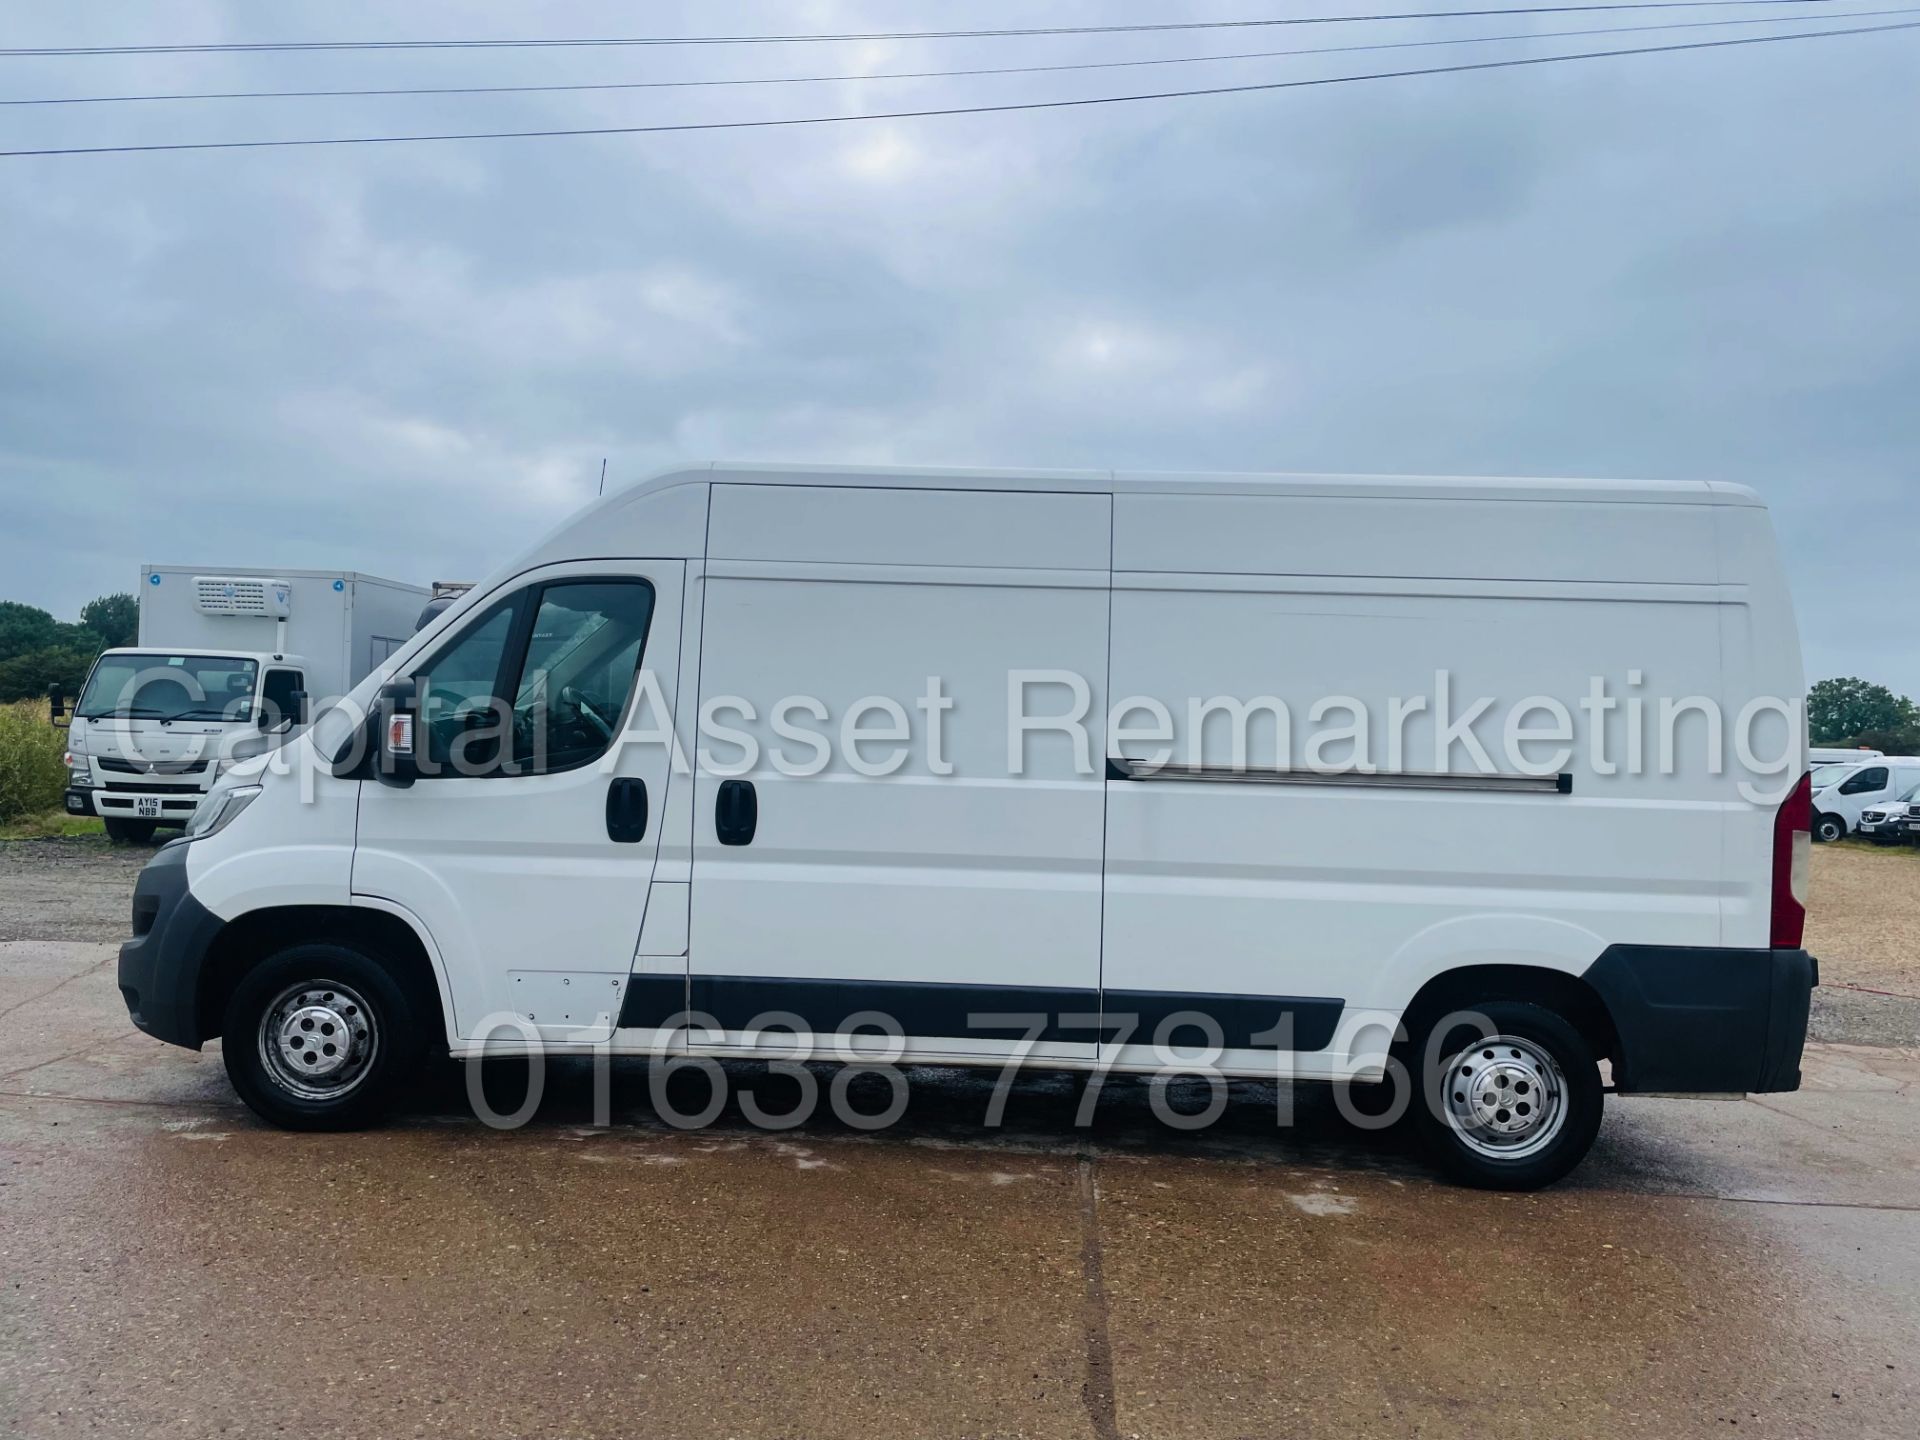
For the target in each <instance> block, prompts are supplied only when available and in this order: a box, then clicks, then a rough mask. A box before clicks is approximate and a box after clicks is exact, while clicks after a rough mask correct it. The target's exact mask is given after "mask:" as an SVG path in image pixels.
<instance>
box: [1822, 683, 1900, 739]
mask: <svg viewBox="0 0 1920 1440" xmlns="http://www.w3.org/2000/svg"><path fill="white" fill-rule="evenodd" d="M1916 724H1920V711H1916V710H1915V708H1914V704H1913V702H1912V701H1911V700H1909V699H1907V697H1906V696H1904V695H1896V694H1894V693H1893V692H1892V691H1891V690H1889V689H1887V687H1886V686H1884V685H1875V684H1873V683H1872V682H1871V681H1867V680H1861V679H1858V678H1857V677H1855V676H1851V675H1848V676H1842V677H1841V678H1839V679H1835V680H1822V681H1821V682H1820V683H1819V684H1817V685H1815V686H1814V687H1813V689H1811V690H1810V691H1808V692H1807V728H1808V730H1809V731H1811V732H1812V735H1813V743H1814V744H1816V745H1839V744H1843V743H1845V742H1847V741H1849V740H1853V739H1855V738H1856V737H1858V736H1862V735H1867V734H1871V733H1876V732H1878V733H1883V734H1884V733H1885V732H1887V731H1894V730H1907V729H1910V728H1912V727H1913V726H1915V725H1916Z"/></svg>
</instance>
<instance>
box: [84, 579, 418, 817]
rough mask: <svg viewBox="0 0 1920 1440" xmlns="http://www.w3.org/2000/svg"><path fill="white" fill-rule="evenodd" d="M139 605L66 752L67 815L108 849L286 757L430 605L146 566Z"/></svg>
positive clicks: (318, 584)
mask: <svg viewBox="0 0 1920 1440" xmlns="http://www.w3.org/2000/svg"><path fill="white" fill-rule="evenodd" d="M139 596H140V632H139V643H138V644H136V645H131V646H128V647H125V648H123V649H115V650H108V651H105V652H103V653H102V654H101V656H100V658H99V659H98V660H96V661H95V662H94V664H93V669H92V671H91V672H90V673H89V674H88V676H87V680H86V683H85V684H84V685H83V686H81V689H80V696H79V699H78V700H77V701H76V702H75V703H74V706H73V713H72V718H71V722H70V726H71V728H70V729H69V731H68V738H67V751H68V763H69V765H70V766H71V775H70V777H69V780H68V783H67V792H66V809H67V813H68V814H70V815H98V816H100V817H101V818H102V819H103V820H105V821H106V825H107V833H108V834H109V835H111V836H113V837H114V838H115V839H119V840H145V839H148V838H149V837H151V836H152V834H153V832H154V831H155V830H156V829H158V828H160V827H162V826H182V825H185V824H186V823H187V820H188V818H189V817H190V816H191V815H192V814H193V811H194V807H195V806H196V805H198V804H199V803H200V797H201V796H202V795H204V794H205V793H206V791H207V790H208V788H209V787H211V786H212V784H213V782H214V780H215V779H216V778H218V776H219V775H220V774H221V772H222V771H224V770H225V769H226V768H227V767H229V766H231V765H233V764H235V763H237V762H238V761H241V760H245V759H248V758H250V757H252V756H255V755H260V754H264V753H265V752H266V751H269V750H272V749H275V748H277V747H278V746H281V745H284V744H285V743H286V742H287V740H288V739H290V738H291V737H292V736H293V735H295V734H297V733H298V732H299V731H300V730H301V729H303V728H304V727H305V725H306V723H307V720H308V718H309V716H310V714H311V713H312V710H313V708H314V707H315V706H316V705H317V704H318V703H319V702H321V701H323V700H330V699H333V698H335V697H338V696H340V695H344V694H345V693H346V692H347V691H348V690H350V689H352V688H353V686H354V685H355V684H356V683H358V682H359V681H360V680H361V679H362V678H363V677H364V676H365V675H367V674H368V673H369V672H370V671H371V670H373V668H374V667H375V666H377V665H379V664H380V663H381V662H382V661H384V660H385V659H386V658H387V657H388V656H389V655H391V654H392V653H393V652H394V651H395V650H396V649H398V648H399V647H400V645H401V644H402V643H404V642H405V641H406V640H407V639H408V638H409V637H411V636H412V634H413V630H414V620H415V619H416V617H417V616H418V615H419V613H420V607H421V605H422V604H423V603H424V602H425V600H426V598H427V591H426V590H425V588H424V587H422V586H419V585H406V584H402V583H401V582H399V581H397V580H382V579H379V578H378V577H376V576H372V575H358V574H355V573H353V572H352V571H348V570H248V569H233V568H227V569H218V570H209V569H194V568H192V567H190V566H184V565H148V566H143V567H142V568H141V571H140V590H139ZM54 710H55V718H56V719H58V718H61V715H62V713H63V712H64V710H65V703H64V697H60V696H56V697H55V700H54Z"/></svg>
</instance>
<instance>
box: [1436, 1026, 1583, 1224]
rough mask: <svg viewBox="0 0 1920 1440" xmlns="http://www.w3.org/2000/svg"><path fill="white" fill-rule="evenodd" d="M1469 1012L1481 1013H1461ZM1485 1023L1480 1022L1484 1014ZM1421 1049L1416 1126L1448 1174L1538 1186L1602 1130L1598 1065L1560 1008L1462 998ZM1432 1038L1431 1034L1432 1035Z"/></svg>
mask: <svg viewBox="0 0 1920 1440" xmlns="http://www.w3.org/2000/svg"><path fill="white" fill-rule="evenodd" d="M1466 1015H1472V1016H1475V1017H1478V1018H1477V1019H1475V1020H1467V1019H1464V1018H1459V1017H1463V1016H1466ZM1482 1019H1483V1020H1484V1021H1485V1022H1486V1023H1485V1024H1481V1023H1479V1020H1482ZM1442 1023H1443V1024H1444V1026H1445V1028H1444V1031H1442V1032H1441V1033H1440V1034H1439V1035H1438V1036H1437V1039H1434V1040H1432V1042H1431V1043H1428V1044H1425V1045H1423V1047H1422V1050H1421V1052H1420V1054H1421V1062H1422V1065H1423V1067H1424V1066H1425V1064H1426V1057H1427V1056H1432V1057H1434V1064H1433V1066H1432V1068H1431V1070H1430V1071H1429V1073H1426V1074H1425V1075H1423V1077H1422V1079H1423V1084H1422V1094H1421V1097H1420V1098H1419V1099H1418V1100H1416V1102H1415V1104H1414V1112H1415V1113H1414V1117H1413V1123H1414V1126H1415V1128H1416V1130H1417V1132H1418V1133H1419V1135H1420V1138H1421V1141H1422V1143H1423V1144H1424V1145H1425V1147H1426V1149H1427V1151H1428V1153H1430V1154H1431V1155H1432V1156H1433V1158H1434V1160H1435V1161H1436V1162H1437V1163H1438V1164H1439V1166H1440V1168H1441V1169H1443V1170H1444V1171H1446V1173H1447V1174H1448V1176H1449V1177H1451V1178H1452V1179H1454V1180H1456V1181H1458V1182H1459V1183H1460V1184H1462V1185H1471V1186H1474V1187H1476V1188H1478V1189H1483V1190H1536V1189H1538V1188H1539V1187H1540V1186H1542V1185H1551V1184H1552V1183H1553V1182H1554V1181H1556V1180H1558V1179H1560V1178H1561V1177H1562V1176H1563V1175H1565V1174H1566V1173H1567V1172H1568V1171H1569V1170H1571V1169H1573V1167H1574V1166H1575V1165H1578V1164H1579V1163H1580V1161H1581V1159H1582V1158H1583V1157H1584V1156H1585V1155H1586V1153H1587V1151H1588V1150H1589V1149H1590V1148H1591V1147H1592V1145H1593V1137H1594V1136H1595V1135H1596V1134H1598V1133H1599V1130H1600V1110H1601V1106H1602V1103H1603V1100H1604V1096H1603V1095H1602V1092H1601V1088H1600V1064H1599V1061H1598V1059H1597V1058H1596V1057H1595V1055H1594V1053H1593V1047H1592V1046H1591V1045H1589V1044H1588V1043H1587V1040H1586V1037H1585V1036H1583V1035H1582V1034H1581V1033H1580V1032H1579V1030H1577V1029H1575V1028H1574V1026H1573V1025H1572V1024H1571V1023H1570V1022H1569V1021H1568V1020H1567V1019H1566V1018H1565V1017H1564V1016H1562V1015H1559V1014H1557V1013H1556V1012H1554V1011H1552V1010H1549V1009H1546V1008H1545V1007H1544V1006H1540V1005H1533V1004H1529V1003H1527V1002H1524V1001H1518V1000H1489V1001H1486V1002H1484V1003H1482V1004H1479V1005H1462V1006H1460V1007H1458V1009H1457V1010H1456V1011H1455V1013H1454V1015H1453V1016H1450V1017H1448V1019H1447V1020H1446V1021H1444V1022H1442ZM1427 1033H1428V1035H1429V1037H1432V1036H1433V1032H1431V1031H1429V1032H1427Z"/></svg>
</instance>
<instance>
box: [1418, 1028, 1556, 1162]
mask: <svg viewBox="0 0 1920 1440" xmlns="http://www.w3.org/2000/svg"><path fill="white" fill-rule="evenodd" d="M1442 1078H1443V1080H1444V1083H1445V1087H1446V1088H1445V1089H1444V1090H1443V1091H1442V1094H1441V1099H1442V1109H1443V1113H1444V1114H1445V1115H1446V1117H1447V1124H1448V1125H1449V1126H1450V1127H1451V1128H1452V1130H1453V1133H1454V1134H1455V1135H1456V1136H1458V1137H1459V1140H1460V1143H1461V1144H1462V1145H1464V1146H1466V1147H1467V1149H1469V1150H1471V1151H1473V1153H1474V1154H1476V1155H1481V1156H1485V1157H1486V1158H1488V1159H1491V1160H1524V1159H1527V1158H1528V1157H1530V1156H1533V1155H1538V1154H1539V1153H1540V1152H1541V1151H1542V1150H1544V1149H1546V1148H1547V1146H1549V1145H1551V1144H1552V1143H1553V1141H1554V1138H1555V1137H1556V1136H1558V1135H1559V1133H1560V1132H1561V1131H1562V1130H1563V1129H1565V1128H1566V1123H1567V1110H1568V1101H1567V1079H1566V1076H1565V1075H1563V1074H1561V1072H1560V1065H1559V1062H1558V1061H1556V1060H1555V1059H1554V1058H1553V1056H1552V1055H1551V1054H1550V1053H1549V1052H1548V1051H1547V1050H1546V1049H1545V1048H1544V1047H1543V1046H1541V1045H1539V1044H1537V1043H1535V1042H1534V1041H1532V1040H1528V1039H1525V1038H1524V1037H1522V1036H1518V1035H1492V1036H1489V1037H1487V1038H1486V1039H1484V1040H1479V1041H1476V1042H1475V1043H1473V1044H1472V1045H1469V1046H1467V1047H1466V1048H1465V1049H1463V1050H1461V1051H1460V1052H1459V1053H1458V1054H1456V1055H1455V1056H1454V1057H1453V1058H1452V1059H1451V1060H1449V1061H1448V1062H1447V1068H1446V1071H1445V1074H1444V1075H1443V1077H1442Z"/></svg>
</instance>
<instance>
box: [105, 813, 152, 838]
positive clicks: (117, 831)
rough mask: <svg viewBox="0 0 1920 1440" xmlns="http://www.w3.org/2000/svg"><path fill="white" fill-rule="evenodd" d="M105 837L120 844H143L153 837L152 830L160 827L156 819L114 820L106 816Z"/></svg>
mask: <svg viewBox="0 0 1920 1440" xmlns="http://www.w3.org/2000/svg"><path fill="white" fill-rule="evenodd" d="M105 823H106V827H107V838H108V839H109V840H113V841H117V842H118V843H120V844H122V845H144V844H146V843H147V842H148V841H149V840H151V839H153V832H154V831H155V830H158V829H159V828H160V822H159V821H157V820H116V819H114V818H113V817H112V816H108V817H107V818H106V821H105Z"/></svg>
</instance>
